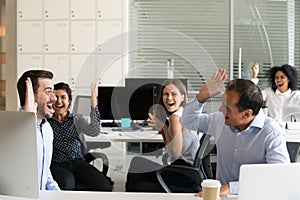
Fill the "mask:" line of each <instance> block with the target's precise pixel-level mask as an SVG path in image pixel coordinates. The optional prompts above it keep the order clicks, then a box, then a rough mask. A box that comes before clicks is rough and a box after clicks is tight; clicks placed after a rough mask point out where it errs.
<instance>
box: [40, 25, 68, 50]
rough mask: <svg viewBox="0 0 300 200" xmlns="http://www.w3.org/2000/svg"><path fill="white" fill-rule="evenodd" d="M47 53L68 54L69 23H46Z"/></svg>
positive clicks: (45, 45)
mask: <svg viewBox="0 0 300 200" xmlns="http://www.w3.org/2000/svg"><path fill="white" fill-rule="evenodd" d="M44 48H45V53H68V51H69V23H68V22H67V21H48V22H45V44H44Z"/></svg>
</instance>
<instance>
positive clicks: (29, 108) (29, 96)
mask: <svg viewBox="0 0 300 200" xmlns="http://www.w3.org/2000/svg"><path fill="white" fill-rule="evenodd" d="M25 95H26V96H25V104H24V106H23V109H24V110H25V111H26V112H33V113H35V114H36V112H37V102H35V100H34V92H33V88H32V83H31V79H30V78H29V77H28V78H27V80H26V93H25Z"/></svg>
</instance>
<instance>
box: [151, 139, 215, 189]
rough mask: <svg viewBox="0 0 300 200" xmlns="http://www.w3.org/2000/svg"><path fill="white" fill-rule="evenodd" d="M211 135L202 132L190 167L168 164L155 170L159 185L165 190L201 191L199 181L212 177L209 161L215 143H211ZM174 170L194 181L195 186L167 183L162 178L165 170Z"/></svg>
mask: <svg viewBox="0 0 300 200" xmlns="http://www.w3.org/2000/svg"><path fill="white" fill-rule="evenodd" d="M210 139H211V136H210V135H206V134H204V135H203V136H202V137H201V139H200V146H199V148H198V150H197V153H196V157H195V160H194V164H193V166H192V167H188V166H181V165H168V166H166V167H164V168H161V169H159V170H157V171H156V176H157V179H158V181H159V183H160V185H161V186H162V187H163V189H164V190H165V192H167V193H172V192H192V193H193V192H199V191H201V182H202V181H203V180H204V179H208V178H213V172H212V166H211V163H210V151H211V150H212V149H213V147H214V146H215V144H211V140H210ZM167 171H169V172H175V173H179V174H183V175H184V176H187V177H189V178H191V179H192V180H193V181H194V182H195V184H196V185H195V187H191V186H190V185H186V186H176V185H171V184H170V185H167V183H166V182H165V180H164V178H163V173H165V172H167Z"/></svg>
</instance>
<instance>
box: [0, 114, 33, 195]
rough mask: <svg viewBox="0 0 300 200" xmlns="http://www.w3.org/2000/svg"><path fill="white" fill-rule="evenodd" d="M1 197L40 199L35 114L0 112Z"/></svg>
mask: <svg viewBox="0 0 300 200" xmlns="http://www.w3.org/2000/svg"><path fill="white" fill-rule="evenodd" d="M0 127H1V131H0V161H1V166H0V195H9V196H18V197H28V198H36V199H38V197H39V181H38V164H37V163H38V162H37V133H36V117H35V115H34V113H28V112H13V111H0Z"/></svg>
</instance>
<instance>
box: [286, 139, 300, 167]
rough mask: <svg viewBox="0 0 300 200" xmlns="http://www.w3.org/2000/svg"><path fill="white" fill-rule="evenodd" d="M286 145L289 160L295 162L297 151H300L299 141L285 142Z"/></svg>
mask: <svg viewBox="0 0 300 200" xmlns="http://www.w3.org/2000/svg"><path fill="white" fill-rule="evenodd" d="M286 147H287V150H288V152H289V156H290V160H291V162H297V159H298V155H299V151H300V143H299V142H287V143H286Z"/></svg>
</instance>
